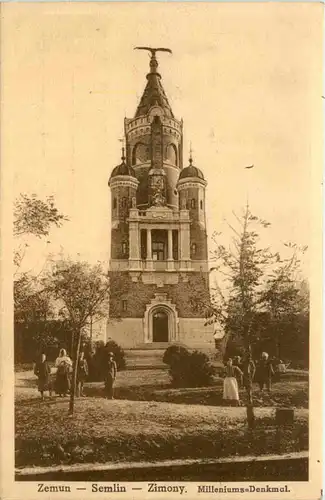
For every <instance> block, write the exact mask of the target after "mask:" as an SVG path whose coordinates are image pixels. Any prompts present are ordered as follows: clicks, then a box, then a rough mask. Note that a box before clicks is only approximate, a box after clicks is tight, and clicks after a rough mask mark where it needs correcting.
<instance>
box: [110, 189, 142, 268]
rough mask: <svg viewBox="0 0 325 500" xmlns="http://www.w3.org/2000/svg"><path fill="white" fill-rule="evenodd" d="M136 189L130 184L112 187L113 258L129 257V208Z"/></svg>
mask: <svg viewBox="0 0 325 500" xmlns="http://www.w3.org/2000/svg"><path fill="white" fill-rule="evenodd" d="M135 196H136V189H135V188H133V187H130V186H123V185H118V184H117V185H115V186H114V187H112V189H111V214H112V229H111V259H122V260H123V259H128V258H129V224H128V222H127V218H128V217H129V209H130V207H131V206H132V198H134V197H135Z"/></svg>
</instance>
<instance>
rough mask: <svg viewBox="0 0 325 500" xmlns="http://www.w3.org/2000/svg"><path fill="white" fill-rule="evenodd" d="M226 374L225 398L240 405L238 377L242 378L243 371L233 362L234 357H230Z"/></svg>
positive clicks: (226, 400) (224, 383)
mask: <svg viewBox="0 0 325 500" xmlns="http://www.w3.org/2000/svg"><path fill="white" fill-rule="evenodd" d="M225 372H226V376H225V379H224V382H223V400H224V401H225V402H227V403H228V402H229V403H231V404H235V405H236V406H239V392H238V382H237V379H238V378H242V376H243V372H242V371H241V369H240V368H238V366H234V365H233V364H232V359H231V358H230V359H228V361H227V364H226V367H225Z"/></svg>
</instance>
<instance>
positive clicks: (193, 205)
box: [191, 198, 196, 208]
mask: <svg viewBox="0 0 325 500" xmlns="http://www.w3.org/2000/svg"><path fill="white" fill-rule="evenodd" d="M195 207H196V200H195V198H192V199H191V208H195Z"/></svg>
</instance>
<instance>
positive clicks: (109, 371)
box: [104, 352, 117, 399]
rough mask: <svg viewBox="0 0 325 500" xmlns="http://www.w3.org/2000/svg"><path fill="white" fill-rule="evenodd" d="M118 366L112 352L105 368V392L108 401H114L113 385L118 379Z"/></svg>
mask: <svg viewBox="0 0 325 500" xmlns="http://www.w3.org/2000/svg"><path fill="white" fill-rule="evenodd" d="M116 373H117V366H116V363H115V361H114V354H113V353H112V352H109V353H108V361H107V364H106V367H105V379H104V380H105V392H106V398H107V399H114V397H113V385H114V382H115V379H116Z"/></svg>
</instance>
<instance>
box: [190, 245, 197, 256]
mask: <svg viewBox="0 0 325 500" xmlns="http://www.w3.org/2000/svg"><path fill="white" fill-rule="evenodd" d="M191 254H192V255H196V243H192V245H191Z"/></svg>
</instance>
